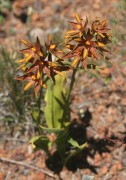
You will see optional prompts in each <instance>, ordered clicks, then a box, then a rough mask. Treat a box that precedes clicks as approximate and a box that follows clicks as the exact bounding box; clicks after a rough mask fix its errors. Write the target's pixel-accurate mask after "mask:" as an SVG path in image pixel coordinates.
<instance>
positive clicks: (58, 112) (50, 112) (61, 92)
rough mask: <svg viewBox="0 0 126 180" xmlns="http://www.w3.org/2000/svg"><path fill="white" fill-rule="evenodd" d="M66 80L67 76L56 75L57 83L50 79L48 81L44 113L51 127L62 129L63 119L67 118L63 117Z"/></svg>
mask: <svg viewBox="0 0 126 180" xmlns="http://www.w3.org/2000/svg"><path fill="white" fill-rule="evenodd" d="M65 81H66V78H65V77H61V76H60V75H56V76H55V84H54V83H53V82H52V80H48V82H47V90H46V94H45V102H46V107H45V108H44V114H45V119H46V123H47V126H48V127H49V128H56V129H57V128H58V129H60V128H62V127H63V121H66V119H63V118H64V117H63V115H64V110H65V102H66V98H65Z"/></svg>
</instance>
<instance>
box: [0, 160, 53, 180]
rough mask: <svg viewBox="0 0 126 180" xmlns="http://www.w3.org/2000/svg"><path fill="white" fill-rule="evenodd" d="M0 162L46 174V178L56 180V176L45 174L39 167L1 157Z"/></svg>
mask: <svg viewBox="0 0 126 180" xmlns="http://www.w3.org/2000/svg"><path fill="white" fill-rule="evenodd" d="M0 161H3V162H8V163H12V164H17V165H20V166H25V167H27V168H31V169H34V170H36V171H40V172H42V173H44V174H46V175H47V176H50V177H52V178H54V179H56V176H55V175H53V174H52V173H50V172H47V171H45V170H43V169H41V168H39V167H34V166H32V165H29V164H26V163H25V162H21V161H15V160H12V159H7V158H2V157H1V158H0Z"/></svg>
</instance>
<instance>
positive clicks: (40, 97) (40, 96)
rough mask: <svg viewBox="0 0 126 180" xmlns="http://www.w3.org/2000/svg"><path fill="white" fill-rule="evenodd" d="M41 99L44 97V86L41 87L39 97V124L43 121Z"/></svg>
mask: <svg viewBox="0 0 126 180" xmlns="http://www.w3.org/2000/svg"><path fill="white" fill-rule="evenodd" d="M41 99H42V87H40V94H39V98H38V124H40V123H41Z"/></svg>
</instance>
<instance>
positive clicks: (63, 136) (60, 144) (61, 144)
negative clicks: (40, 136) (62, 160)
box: [56, 130, 69, 157]
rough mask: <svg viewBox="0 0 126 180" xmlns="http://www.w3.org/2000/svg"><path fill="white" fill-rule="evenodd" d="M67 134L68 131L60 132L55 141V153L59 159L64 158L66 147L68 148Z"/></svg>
mask: <svg viewBox="0 0 126 180" xmlns="http://www.w3.org/2000/svg"><path fill="white" fill-rule="evenodd" d="M68 140H69V134H68V131H67V130H65V131H63V132H60V133H59V134H58V136H57V139H56V145H57V151H58V152H59V155H60V156H61V157H64V155H65V152H66V147H67V146H68Z"/></svg>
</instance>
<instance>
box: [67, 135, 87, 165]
mask: <svg viewBox="0 0 126 180" xmlns="http://www.w3.org/2000/svg"><path fill="white" fill-rule="evenodd" d="M68 142H69V143H70V144H71V145H72V146H73V147H75V149H73V150H72V151H71V152H70V153H69V155H68V156H67V157H66V158H65V160H64V164H67V162H68V161H69V159H70V158H71V157H73V156H75V155H76V154H78V153H79V152H81V151H82V150H83V149H84V148H86V147H87V146H88V144H87V143H85V144H82V145H79V144H78V142H77V141H75V140H74V139H72V138H70V140H69V141H68Z"/></svg>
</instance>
